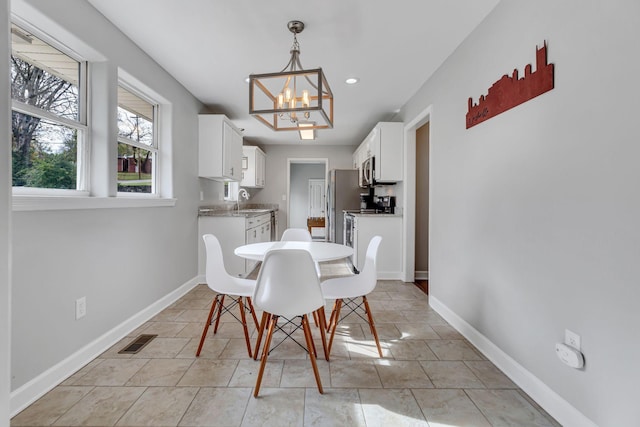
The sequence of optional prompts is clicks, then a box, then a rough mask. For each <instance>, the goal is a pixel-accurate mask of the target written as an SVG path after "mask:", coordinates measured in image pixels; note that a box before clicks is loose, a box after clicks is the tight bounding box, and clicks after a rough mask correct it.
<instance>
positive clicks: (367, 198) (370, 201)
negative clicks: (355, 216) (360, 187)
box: [360, 187, 378, 213]
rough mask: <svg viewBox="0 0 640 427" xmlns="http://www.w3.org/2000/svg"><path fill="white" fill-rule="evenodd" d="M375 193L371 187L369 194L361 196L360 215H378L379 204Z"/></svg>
mask: <svg viewBox="0 0 640 427" xmlns="http://www.w3.org/2000/svg"><path fill="white" fill-rule="evenodd" d="M373 191H374V189H373V187H371V188H370V189H369V192H368V193H361V194H360V213H376V211H377V209H378V204H377V200H376V197H375V195H374V194H373Z"/></svg>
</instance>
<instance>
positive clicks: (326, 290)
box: [320, 276, 367, 299]
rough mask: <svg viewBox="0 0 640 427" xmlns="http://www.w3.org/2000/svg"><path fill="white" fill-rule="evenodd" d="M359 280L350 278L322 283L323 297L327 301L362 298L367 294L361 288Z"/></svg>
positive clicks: (353, 277) (339, 278) (340, 278)
mask: <svg viewBox="0 0 640 427" xmlns="http://www.w3.org/2000/svg"><path fill="white" fill-rule="evenodd" d="M357 279H358V276H348V277H336V278H335V279H328V280H325V281H324V282H322V283H320V288H321V289H322V295H324V298H325V299H339V298H357V297H360V296H362V295H364V294H365V293H367V292H366V291H365V290H364V289H362V286H359V285H360V281H359V280H357Z"/></svg>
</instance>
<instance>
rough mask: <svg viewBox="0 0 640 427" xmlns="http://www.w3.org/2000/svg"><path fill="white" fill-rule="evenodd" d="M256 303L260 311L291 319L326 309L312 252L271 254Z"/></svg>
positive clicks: (264, 266) (264, 264) (260, 278)
mask: <svg viewBox="0 0 640 427" xmlns="http://www.w3.org/2000/svg"><path fill="white" fill-rule="evenodd" d="M253 304H254V305H255V306H256V307H257V308H258V309H260V310H264V311H266V312H268V313H271V314H276V315H279V316H284V317H287V318H292V317H295V316H302V315H303V314H307V313H311V312H313V311H315V310H317V309H318V308H320V307H322V306H323V305H324V297H323V296H322V290H321V289H320V281H319V279H318V275H317V273H316V268H315V264H314V262H313V259H312V258H311V255H310V254H309V252H307V251H305V250H302V249H272V250H270V251H269V252H267V253H266V255H265V257H264V261H263V262H262V266H261V267H260V273H258V279H257V281H256V288H255V291H254V293H253Z"/></svg>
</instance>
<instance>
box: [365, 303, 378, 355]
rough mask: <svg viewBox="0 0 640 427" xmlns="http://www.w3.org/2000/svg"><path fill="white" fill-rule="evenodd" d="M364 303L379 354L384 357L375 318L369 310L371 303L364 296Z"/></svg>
mask: <svg viewBox="0 0 640 427" xmlns="http://www.w3.org/2000/svg"><path fill="white" fill-rule="evenodd" d="M362 301H363V302H364V308H365V310H366V311H367V317H368V319H369V327H370V328H371V333H373V338H374V339H375V340H376V346H377V347H378V354H379V355H380V357H383V356H382V348H381V347H380V340H379V339H378V332H376V326H375V325H374V324H373V316H372V315H371V309H370V308H369V301H367V297H366V295H363V296H362Z"/></svg>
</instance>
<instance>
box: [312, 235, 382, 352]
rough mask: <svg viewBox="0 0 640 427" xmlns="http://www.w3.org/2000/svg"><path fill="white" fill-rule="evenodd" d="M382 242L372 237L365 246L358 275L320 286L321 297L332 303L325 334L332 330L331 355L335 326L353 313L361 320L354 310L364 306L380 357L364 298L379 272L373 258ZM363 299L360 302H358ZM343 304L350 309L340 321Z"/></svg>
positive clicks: (378, 345)
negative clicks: (364, 254) (363, 258)
mask: <svg viewBox="0 0 640 427" xmlns="http://www.w3.org/2000/svg"><path fill="white" fill-rule="evenodd" d="M380 242H382V237H380V236H374V237H373V238H371V241H370V242H369V246H368V247H367V254H366V259H365V262H364V267H363V268H362V271H361V272H360V274H356V275H353V276H347V277H338V278H335V279H328V280H325V281H324V282H322V283H321V285H320V286H321V288H322V294H323V295H324V297H325V298H326V299H328V300H335V302H334V304H333V309H332V310H331V317H330V318H329V323H328V325H327V331H331V335H330V337H329V346H328V350H327V351H328V352H329V354H331V346H332V345H333V338H334V336H335V334H336V327H337V326H338V323H339V322H340V320H342V319H344V318H345V317H347V316H348V315H350V314H352V313H356V314H357V315H359V316H360V317H362V316H361V315H360V313H358V312H357V311H356V310H358V309H359V308H361V307H362V306H363V305H364V311H365V314H366V315H367V318H366V319H364V318H363V319H364V320H366V321H367V323H368V324H369V329H370V330H371V333H372V334H373V338H374V339H375V341H376V346H377V347H378V354H380V357H382V348H381V347H380V340H378V333H377V332H376V327H375V324H374V323H373V316H372V315H371V309H370V308H369V302H368V301H367V295H368V294H370V293H371V292H372V291H373V290H374V289H375V287H376V283H377V281H378V273H377V271H376V259H377V256H378V248H379V247H380ZM358 298H362V302H361V303H358V302H357V299H358ZM343 303H344V306H345V308H348V309H349V312H348V313H347V314H345V315H344V316H343V317H342V319H340V309H341V308H342V304H343Z"/></svg>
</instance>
